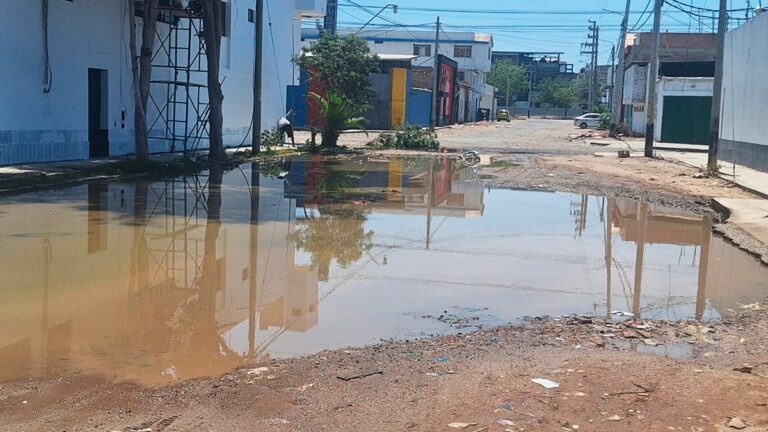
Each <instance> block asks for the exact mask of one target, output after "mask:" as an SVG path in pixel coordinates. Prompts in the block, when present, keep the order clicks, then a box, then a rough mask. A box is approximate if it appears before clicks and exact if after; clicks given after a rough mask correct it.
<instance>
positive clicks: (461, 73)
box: [458, 71, 467, 82]
mask: <svg viewBox="0 0 768 432" xmlns="http://www.w3.org/2000/svg"><path fill="white" fill-rule="evenodd" d="M458 77H459V81H462V82H463V81H466V80H467V73H466V72H464V71H459V75H458Z"/></svg>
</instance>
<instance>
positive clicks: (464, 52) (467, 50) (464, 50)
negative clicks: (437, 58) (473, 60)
mask: <svg viewBox="0 0 768 432" xmlns="http://www.w3.org/2000/svg"><path fill="white" fill-rule="evenodd" d="M453 56H454V57H456V58H470V57H472V46H471V45H455V46H454V47H453Z"/></svg>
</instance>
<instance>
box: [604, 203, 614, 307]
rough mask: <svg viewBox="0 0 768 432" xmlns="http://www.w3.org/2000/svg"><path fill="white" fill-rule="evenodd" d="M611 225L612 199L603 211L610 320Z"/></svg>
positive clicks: (606, 297)
mask: <svg viewBox="0 0 768 432" xmlns="http://www.w3.org/2000/svg"><path fill="white" fill-rule="evenodd" d="M612 224H613V198H608V206H607V207H606V211H605V278H606V284H605V286H606V290H605V299H606V300H605V316H606V317H607V318H608V319H610V318H611V269H612V266H611V261H612V260H613V250H612V246H613V243H612V240H613V238H612V236H611V233H612Z"/></svg>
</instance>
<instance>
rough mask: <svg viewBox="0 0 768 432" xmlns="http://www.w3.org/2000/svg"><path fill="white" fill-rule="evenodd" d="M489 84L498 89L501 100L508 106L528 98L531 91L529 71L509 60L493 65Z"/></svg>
mask: <svg viewBox="0 0 768 432" xmlns="http://www.w3.org/2000/svg"><path fill="white" fill-rule="evenodd" d="M487 82H488V84H490V85H492V86H494V87H496V88H497V89H498V91H499V99H503V100H504V101H505V102H506V103H505V105H507V106H509V105H510V102H511V101H516V100H520V99H522V98H524V97H527V96H528V92H529V90H530V81H529V79H528V71H526V69H525V68H524V67H523V66H519V65H516V64H514V63H512V62H511V61H510V60H508V59H502V60H499V61H497V62H496V63H494V64H493V66H492V67H491V73H490V74H489V75H488V79H487Z"/></svg>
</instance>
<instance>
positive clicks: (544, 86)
mask: <svg viewBox="0 0 768 432" xmlns="http://www.w3.org/2000/svg"><path fill="white" fill-rule="evenodd" d="M539 91H540V93H539V102H541V104H542V105H544V106H548V107H553V108H565V109H568V108H571V107H572V106H573V104H574V103H575V102H576V100H577V99H578V98H577V89H576V86H575V84H574V83H573V82H572V81H569V80H565V79H546V80H544V81H542V82H541V83H539Z"/></svg>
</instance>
